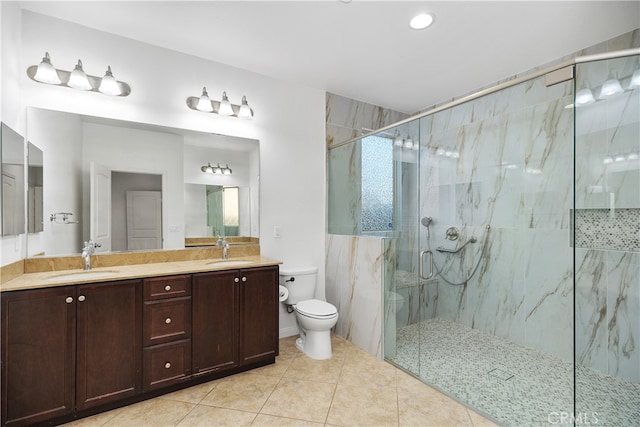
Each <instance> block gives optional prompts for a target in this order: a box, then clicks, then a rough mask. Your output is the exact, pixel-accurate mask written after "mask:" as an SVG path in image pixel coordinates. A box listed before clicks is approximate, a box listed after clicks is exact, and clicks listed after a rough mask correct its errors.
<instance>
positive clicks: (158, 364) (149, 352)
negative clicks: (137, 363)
mask: <svg viewBox="0 0 640 427" xmlns="http://www.w3.org/2000/svg"><path fill="white" fill-rule="evenodd" d="M190 374H191V340H183V341H177V342H175V343H169V344H161V345H157V346H154V347H147V348H145V349H144V366H143V373H142V375H143V386H144V388H145V390H152V389H156V388H161V387H164V386H167V385H169V384H172V383H175V382H178V381H180V380H182V379H184V378H186V377H188V376H189V375H190Z"/></svg>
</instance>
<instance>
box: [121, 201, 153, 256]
mask: <svg viewBox="0 0 640 427" xmlns="http://www.w3.org/2000/svg"><path fill="white" fill-rule="evenodd" d="M126 197H127V250H129V251H137V250H152V249H162V193H161V192H160V191H127V196H126Z"/></svg>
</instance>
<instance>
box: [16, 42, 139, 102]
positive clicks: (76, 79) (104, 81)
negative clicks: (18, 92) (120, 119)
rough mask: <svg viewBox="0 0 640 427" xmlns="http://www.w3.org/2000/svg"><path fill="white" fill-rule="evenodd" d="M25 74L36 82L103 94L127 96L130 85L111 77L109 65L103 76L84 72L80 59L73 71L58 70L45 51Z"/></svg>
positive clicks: (129, 91)
mask: <svg viewBox="0 0 640 427" xmlns="http://www.w3.org/2000/svg"><path fill="white" fill-rule="evenodd" d="M27 76H29V78H30V79H31V80H33V81H36V82H38V83H45V84H50V85H56V86H63V87H69V88H72V89H78V90H84V91H90V92H100V93H103V94H105V95H113V96H127V95H129V94H130V93H131V87H130V86H129V85H128V84H127V83H124V82H121V81H118V80H116V79H115V78H114V77H113V73H112V72H111V67H110V66H109V67H107V71H106V73H105V75H104V77H102V78H100V77H95V76H91V75H88V74H86V73H85V71H84V69H83V67H82V61H81V60H78V63H77V64H76V66H75V68H74V69H73V71H65V70H59V69H57V68H55V67H54V66H53V65H52V64H51V58H50V57H49V52H45V55H44V58H42V62H40V64H38V65H32V66H30V67H29V68H27Z"/></svg>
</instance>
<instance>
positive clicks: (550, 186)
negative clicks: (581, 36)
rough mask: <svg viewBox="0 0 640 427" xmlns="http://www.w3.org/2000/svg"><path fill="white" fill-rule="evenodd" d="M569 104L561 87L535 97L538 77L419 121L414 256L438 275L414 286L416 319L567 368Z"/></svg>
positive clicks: (540, 88) (542, 89)
mask: <svg viewBox="0 0 640 427" xmlns="http://www.w3.org/2000/svg"><path fill="white" fill-rule="evenodd" d="M571 94H572V82H565V83H560V84H557V85H554V86H551V87H546V86H545V81H544V78H538V79H534V80H531V81H528V82H525V83H522V84H520V85H518V86H515V87H511V88H508V89H505V90H503V91H500V92H498V93H495V94H492V95H488V96H485V97H482V98H479V99H476V100H474V101H471V102H468V103H465V104H463V105H459V106H457V107H454V108H451V109H448V110H446V111H442V112H439V113H436V114H434V115H431V116H427V117H425V118H423V119H421V123H420V132H421V135H420V141H421V145H422V146H421V159H420V171H421V176H420V184H419V185H420V207H419V209H420V216H421V217H423V216H430V217H432V218H433V222H432V224H431V226H430V227H429V229H426V228H425V227H420V242H421V248H420V250H423V249H431V250H432V251H433V252H434V261H435V264H436V268H437V269H438V270H441V272H442V276H441V277H439V278H438V280H437V281H431V282H425V283H423V284H422V285H421V286H422V288H421V289H420V291H421V294H422V295H423V297H422V298H421V303H425V304H426V305H425V306H424V307H423V309H424V310H426V311H427V312H428V313H430V314H431V315H432V316H433V317H441V318H445V319H448V320H452V321H455V322H458V323H462V324H464V325H466V326H469V327H472V328H475V329H479V330H481V331H483V332H486V333H490V334H494V335H497V336H500V337H504V338H507V339H509V340H511V341H513V342H515V343H518V344H521V345H523V346H526V347H530V348H535V349H538V350H541V351H544V352H547V353H550V354H553V355H556V356H559V357H562V358H564V359H566V360H572V358H573V345H572V342H573V316H572V305H573V290H572V289H573V281H572V248H571V247H570V245H569V226H570V221H569V211H570V209H571V207H572V186H573V175H572V168H571V165H572V164H573V120H572V119H573V115H572V110H570V109H566V108H565V106H566V105H568V104H570V103H571V102H572V98H571ZM487 226H488V227H489V228H487ZM449 227H456V228H458V229H459V230H460V238H459V240H458V241H457V242H451V241H449V240H447V239H445V231H446V229H447V228H449ZM472 236H473V237H476V238H477V243H475V244H471V245H469V246H467V248H466V249H464V250H462V251H461V252H459V253H457V254H446V253H441V252H438V251H436V250H435V249H436V248H437V247H440V246H442V247H445V248H449V249H453V248H455V247H457V246H459V245H460V244H462V243H463V242H465V241H467V240H468V239H470V238H471V237H472ZM478 262H479V264H478ZM474 271H475V274H474V275H473V277H472V278H471V280H469V281H468V283H467V284H466V285H460V283H463V282H464V281H465V279H466V278H467V277H468V276H470V275H471V274H472V273H473V272H474ZM447 282H450V283H447ZM433 295H435V296H433ZM549 331H553V333H549Z"/></svg>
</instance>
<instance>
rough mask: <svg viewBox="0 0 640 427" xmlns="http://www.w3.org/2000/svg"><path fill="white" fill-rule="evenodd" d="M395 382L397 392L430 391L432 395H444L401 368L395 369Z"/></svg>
mask: <svg viewBox="0 0 640 427" xmlns="http://www.w3.org/2000/svg"><path fill="white" fill-rule="evenodd" d="M396 384H397V388H398V394H403V393H431V394H433V395H438V396H444V394H443V393H441V392H439V391H438V390H436V389H435V388H433V387H431V386H429V385H427V384H425V383H423V382H422V381H420V380H419V379H417V378H416V377H414V376H412V375H410V374H408V373H406V372H404V371H403V370H402V369H398V370H397V371H396Z"/></svg>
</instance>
